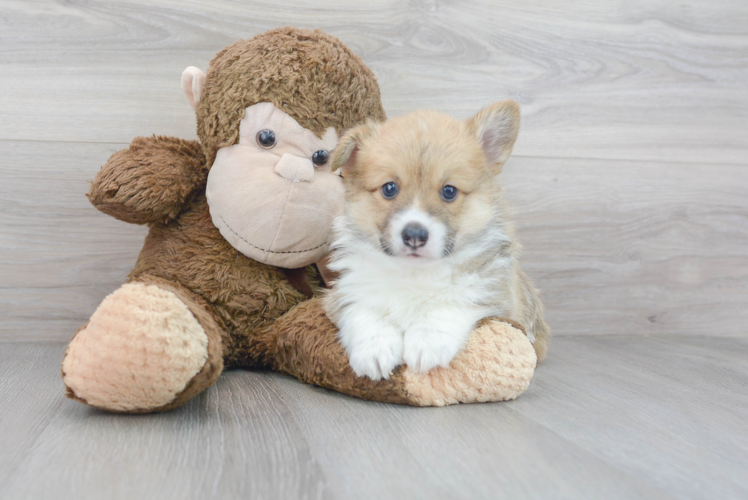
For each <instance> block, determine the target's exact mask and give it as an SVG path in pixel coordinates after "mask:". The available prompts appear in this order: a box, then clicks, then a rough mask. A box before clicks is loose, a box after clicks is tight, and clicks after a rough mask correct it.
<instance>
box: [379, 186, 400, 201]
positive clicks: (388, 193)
mask: <svg viewBox="0 0 748 500" xmlns="http://www.w3.org/2000/svg"><path fill="white" fill-rule="evenodd" d="M399 192H400V188H398V187H397V184H395V183H394V182H388V183H387V184H385V185H384V186H382V196H384V198H385V199H386V200H391V199H393V198H394V197H395V196H397V193H399Z"/></svg>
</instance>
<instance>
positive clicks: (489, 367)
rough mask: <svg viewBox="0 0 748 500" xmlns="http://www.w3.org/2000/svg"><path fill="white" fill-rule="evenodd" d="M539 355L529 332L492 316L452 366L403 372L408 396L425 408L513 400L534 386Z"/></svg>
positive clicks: (476, 330)
mask: <svg viewBox="0 0 748 500" xmlns="http://www.w3.org/2000/svg"><path fill="white" fill-rule="evenodd" d="M537 361H538V358H537V356H536V354H535V349H534V348H533V347H532V344H531V343H530V341H529V340H528V339H527V336H526V335H525V334H524V332H522V331H521V330H519V329H518V328H515V327H513V326H512V325H510V324H509V323H505V322H503V321H499V320H487V321H485V322H484V323H483V324H482V325H481V326H479V327H478V328H476V329H475V330H474V331H473V333H472V335H470V339H469V340H468V344H467V346H466V347H465V349H463V350H462V351H461V352H460V353H459V354H458V355H457V356H456V357H455V358H454V359H453V360H452V362H451V363H450V365H449V367H447V368H436V369H434V370H431V371H430V372H428V373H414V372H412V371H410V370H409V369H407V368H406V369H405V370H403V371H402V373H401V376H402V379H403V383H404V385H405V391H406V393H407V395H408V398H409V399H412V400H415V401H416V402H417V404H419V405H421V406H445V405H452V404H457V403H483V402H486V401H506V400H510V399H514V398H516V397H517V396H519V395H520V394H522V393H523V392H525V390H527V387H528V386H529V385H530V381H531V380H532V377H533V374H534V373H535V366H536V365H537Z"/></svg>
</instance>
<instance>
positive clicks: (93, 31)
mask: <svg viewBox="0 0 748 500" xmlns="http://www.w3.org/2000/svg"><path fill="white" fill-rule="evenodd" d="M284 25H296V26H300V27H319V28H323V29H325V30H327V31H328V32H330V33H332V34H334V35H336V36H339V37H340V38H341V39H343V40H344V41H345V42H347V43H348V44H350V46H351V47H352V48H353V49H354V50H355V51H356V52H357V53H359V54H360V55H361V56H362V57H363V58H364V60H365V62H366V63H367V64H369V65H370V66H371V67H372V68H373V69H374V71H375V72H376V73H377V74H378V76H379V79H380V82H381V87H382V93H383V99H384V104H385V109H387V110H388V112H389V113H390V114H392V115H397V114H401V113H403V112H406V111H410V110H412V109H416V108H423V107H433V108H437V109H440V110H443V111H446V112H449V113H452V114H455V115H457V116H468V115H469V114H472V113H475V112H476V111H477V110H478V109H479V108H480V107H481V106H483V105H485V104H488V103H490V102H492V101H494V100H498V99H501V98H506V97H512V98H515V99H517V100H518V101H519V102H520V103H521V104H522V106H523V113H524V127H523V131H522V133H521V135H520V139H519V141H518V144H517V147H516V153H517V154H518V155H521V156H545V157H569V158H571V157H585V158H608V159H639V160H666V161H685V162H717V163H724V162H729V163H739V164H746V163H747V162H748V155H746V152H747V150H748V144H746V140H745V130H746V126H748V89H746V86H745V82H746V81H748V29H747V28H746V26H748V4H746V3H745V2H743V1H740V0H720V1H712V2H697V1H688V2H678V3H673V2H670V1H667V0H657V1H644V0H638V1H634V2H632V1H628V0H608V1H606V2H596V3H587V4H582V3H577V4H575V5H574V6H570V7H568V8H563V9H560V8H558V7H557V6H556V5H555V4H553V3H551V2H536V3H528V2H521V3H517V2H510V1H508V0H506V1H493V0H470V1H459V2H457V1H439V2H436V1H422V2H396V1H384V2H370V1H366V2H364V1H361V0H359V1H354V2H345V3H344V4H341V3H340V2H333V1H332V0H324V1H315V2H296V1H293V2H291V1H282V0H281V1H277V2H274V3H273V4H272V6H270V5H268V4H266V3H246V2H245V3H235V2H231V1H229V0H220V1H215V2H209V3H197V2H182V1H177V0H170V1H164V2H158V3H154V2H152V1H148V0H138V1H132V2H121V1H116V2H111V1H108V0H106V1H104V0H98V1H91V2H85V3H79V2H68V3H62V4H60V3H53V2H51V1H49V2H33V3H32V2H4V3H3V4H2V5H0V33H2V35H0V36H1V37H2V43H3V48H2V50H0V114H2V116H3V120H2V121H0V139H23V140H62V141H79V142H80V141H94V142H125V141H129V140H130V139H131V138H132V137H133V136H136V135H148V134H151V133H160V134H167V135H177V136H182V137H192V136H194V130H195V125H194V117H193V115H192V113H191V110H190V109H189V107H188V106H187V105H186V103H185V101H184V98H183V97H182V96H181V92H180V90H179V77H180V74H181V71H182V70H183V69H184V68H185V67H186V66H188V65H197V66H201V67H205V66H206V65H207V63H208V61H209V60H210V58H211V57H212V56H213V55H214V54H215V53H216V52H217V51H218V50H219V49H220V48H222V47H223V46H225V45H227V44H229V43H231V42H233V41H234V40H236V39H240V38H245V37H249V36H252V35H254V34H257V33H260V32H263V31H265V30H266V29H269V28H273V27H277V26H284Z"/></svg>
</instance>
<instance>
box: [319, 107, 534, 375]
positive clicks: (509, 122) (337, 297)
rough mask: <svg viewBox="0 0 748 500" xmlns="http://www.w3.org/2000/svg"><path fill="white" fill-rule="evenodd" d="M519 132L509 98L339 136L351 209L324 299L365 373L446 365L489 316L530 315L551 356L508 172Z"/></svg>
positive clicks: (339, 165)
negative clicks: (523, 262)
mask: <svg viewBox="0 0 748 500" xmlns="http://www.w3.org/2000/svg"><path fill="white" fill-rule="evenodd" d="M518 131H519V107H518V106H517V104H516V103H515V102H513V101H501V102H498V103H495V104H493V105H491V106H488V107H487V108H485V109H483V110H482V111H480V112H479V113H478V114H477V115H475V116H474V117H473V118H472V119H470V120H467V121H458V120H455V119H452V118H450V117H449V116H446V115H444V114H441V113H438V112H436V111H427V110H426V111H417V112H414V113H411V114H408V115H405V116H401V117H398V118H394V119H392V120H389V121H387V122H384V123H373V122H370V123H367V124H365V125H361V126H359V127H357V128H354V129H352V130H350V131H349V132H348V133H347V134H345V135H344V136H343V138H342V139H341V140H340V142H339V143H338V145H337V147H336V149H335V151H334V153H333V156H332V159H331V166H332V169H333V170H337V169H341V170H342V176H343V182H344V185H345V201H346V208H345V212H344V214H343V215H341V216H339V217H338V218H337V219H336V220H335V223H334V242H333V244H332V254H331V259H330V262H329V264H328V265H329V268H330V269H331V270H332V271H334V272H337V273H339V274H338V276H339V277H338V279H337V281H336V282H335V283H334V284H333V286H332V289H331V291H330V293H329V294H328V295H327V296H326V297H325V299H324V304H325V310H326V312H327V314H328V316H329V317H330V319H331V320H332V321H333V322H334V323H335V324H336V325H337V327H338V329H339V330H340V333H339V338H340V341H341V343H342V345H343V346H344V348H345V350H346V352H347V354H348V358H349V361H350V364H351V367H352V368H353V371H354V372H356V374H357V375H359V376H364V375H366V376H368V377H370V378H371V379H373V380H379V379H381V378H388V377H389V376H390V374H391V373H392V371H393V369H394V368H395V367H396V366H398V365H400V364H403V363H405V364H407V365H408V367H410V369H411V370H414V371H416V372H426V371H428V370H430V369H432V368H434V367H437V366H443V367H446V366H448V365H449V363H450V361H451V360H452V358H453V357H454V356H455V355H456V354H457V353H458V352H459V351H460V349H461V348H462V347H463V346H464V345H465V343H466V341H467V339H468V337H469V335H470V333H471V332H472V330H473V328H474V327H475V325H476V323H477V322H478V321H480V320H481V319H483V318H486V317H489V316H499V317H503V318H508V319H511V320H514V321H516V322H517V323H519V324H520V325H522V327H523V328H524V329H525V331H526V333H527V336H528V338H529V339H530V341H531V342H532V343H533V345H534V346H535V350H536V352H537V354H538V358H539V359H542V358H544V357H545V353H546V349H547V342H548V336H549V330H548V327H547V326H546V324H545V321H544V320H543V306H542V304H541V302H540V300H539V298H538V293H537V291H536V290H535V289H534V288H533V286H532V283H531V282H530V280H529V279H528V278H527V276H526V275H525V274H524V273H523V272H522V270H521V269H520V267H519V263H518V260H517V259H518V256H519V253H520V246H519V244H518V243H517V241H516V240H515V239H514V236H513V231H512V226H511V224H510V223H509V222H508V221H507V218H506V217H507V210H506V208H505V205H504V202H503V199H502V189H501V186H500V183H499V181H498V175H499V173H500V172H501V168H502V166H503V165H504V162H506V160H507V158H508V157H509V154H510V153H511V150H512V146H513V145H514V141H515V139H516V138H517V133H518Z"/></svg>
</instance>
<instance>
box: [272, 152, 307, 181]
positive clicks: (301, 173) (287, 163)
mask: <svg viewBox="0 0 748 500" xmlns="http://www.w3.org/2000/svg"><path fill="white" fill-rule="evenodd" d="M275 171H276V172H277V173H278V175H280V176H281V177H283V178H284V179H286V180H289V181H292V182H301V181H304V182H312V181H313V180H314V165H313V164H312V160H310V159H308V158H302V157H301V156H296V155H292V154H290V153H284V154H283V156H281V158H280V161H279V162H278V164H277V165H275Z"/></svg>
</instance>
